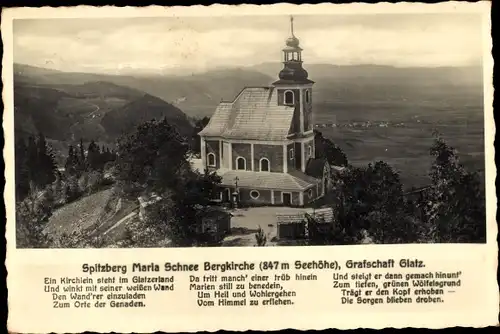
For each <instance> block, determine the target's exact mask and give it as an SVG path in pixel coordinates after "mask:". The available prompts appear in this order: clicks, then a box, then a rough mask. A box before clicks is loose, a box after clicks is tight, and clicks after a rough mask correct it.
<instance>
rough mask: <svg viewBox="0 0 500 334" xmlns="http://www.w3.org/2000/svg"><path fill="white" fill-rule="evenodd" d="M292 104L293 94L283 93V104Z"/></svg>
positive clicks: (289, 91)
mask: <svg viewBox="0 0 500 334" xmlns="http://www.w3.org/2000/svg"><path fill="white" fill-rule="evenodd" d="M293 102H294V96H293V92H292V91H291V90H287V91H286V92H285V104H293Z"/></svg>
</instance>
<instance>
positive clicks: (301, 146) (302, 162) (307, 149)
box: [273, 17, 315, 172]
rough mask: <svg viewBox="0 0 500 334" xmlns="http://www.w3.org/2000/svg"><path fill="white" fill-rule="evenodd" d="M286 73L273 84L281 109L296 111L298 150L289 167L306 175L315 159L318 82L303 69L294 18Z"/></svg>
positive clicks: (294, 137) (292, 152)
mask: <svg viewBox="0 0 500 334" xmlns="http://www.w3.org/2000/svg"><path fill="white" fill-rule="evenodd" d="M282 51H283V60H282V61H283V69H282V70H281V71H280V72H279V75H278V77H279V80H277V81H275V82H274V83H273V86H274V87H275V88H276V89H277V93H278V94H277V96H278V105H287V106H291V107H294V108H295V110H294V116H293V122H292V126H291V129H290V139H292V140H293V141H294V147H293V150H292V149H288V155H289V157H288V158H289V159H288V167H292V166H293V167H294V168H295V169H298V170H301V171H302V172H304V171H305V168H306V164H307V161H308V160H309V159H314V156H315V152H314V131H313V110H312V87H313V84H314V81H311V80H309V78H308V76H309V74H308V73H307V71H306V70H305V69H304V68H303V67H302V48H301V47H300V42H299V39H298V38H297V37H295V34H294V30H293V17H290V37H289V38H288V39H287V40H286V45H285V47H284V48H283V50H282Z"/></svg>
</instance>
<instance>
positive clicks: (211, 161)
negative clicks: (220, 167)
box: [207, 153, 215, 167]
mask: <svg viewBox="0 0 500 334" xmlns="http://www.w3.org/2000/svg"><path fill="white" fill-rule="evenodd" d="M207 162H208V166H210V167H215V154H213V153H208V154H207Z"/></svg>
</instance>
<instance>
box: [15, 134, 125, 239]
mask: <svg viewBox="0 0 500 334" xmlns="http://www.w3.org/2000/svg"><path fill="white" fill-rule="evenodd" d="M115 158H116V153H114V152H113V151H111V150H109V149H108V148H106V147H99V146H98V145H97V144H96V143H95V142H94V141H91V142H90V143H89V145H88V147H87V149H85V146H84V143H83V140H81V141H80V143H79V144H78V145H76V146H73V145H70V146H69V148H68V156H67V158H66V163H65V166H64V168H61V167H58V166H57V164H56V163H55V157H54V152H53V150H52V148H51V147H50V145H48V144H47V141H46V139H45V136H44V135H43V134H41V133H40V134H39V135H38V136H36V137H34V136H30V137H29V138H28V140H27V142H26V141H25V140H23V139H19V140H18V141H17V142H16V147H15V178H16V179H15V184H16V229H17V233H16V237H17V243H18V246H19V247H48V245H50V244H51V243H52V242H54V240H52V239H51V238H50V236H47V235H45V234H44V232H43V230H44V227H45V224H46V223H47V222H48V219H49V218H50V216H51V215H52V212H53V210H55V209H56V208H57V207H60V206H62V205H65V204H68V203H70V202H72V201H75V200H77V199H78V198H80V197H82V196H84V195H88V194H91V193H93V192H96V191H98V190H100V189H101V188H102V187H106V186H109V185H111V184H112V180H110V179H109V178H106V177H105V176H104V173H105V170H106V167H107V166H108V168H110V164H111V165H112V162H113V161H114V160H115Z"/></svg>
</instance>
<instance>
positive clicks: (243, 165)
mask: <svg viewBox="0 0 500 334" xmlns="http://www.w3.org/2000/svg"><path fill="white" fill-rule="evenodd" d="M236 169H238V170H246V169H247V161H246V160H245V158H243V157H238V158H237V159H236Z"/></svg>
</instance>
